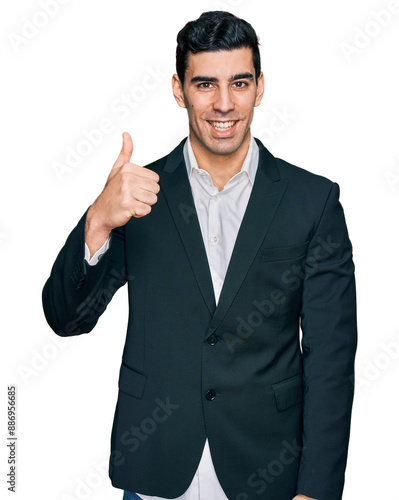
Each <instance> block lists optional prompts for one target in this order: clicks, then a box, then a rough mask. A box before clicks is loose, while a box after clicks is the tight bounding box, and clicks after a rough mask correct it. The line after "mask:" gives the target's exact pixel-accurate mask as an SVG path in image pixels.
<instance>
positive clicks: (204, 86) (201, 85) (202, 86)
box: [198, 82, 212, 89]
mask: <svg viewBox="0 0 399 500" xmlns="http://www.w3.org/2000/svg"><path fill="white" fill-rule="evenodd" d="M211 85H212V83H211V82H202V83H199V84H198V88H200V89H210V88H211Z"/></svg>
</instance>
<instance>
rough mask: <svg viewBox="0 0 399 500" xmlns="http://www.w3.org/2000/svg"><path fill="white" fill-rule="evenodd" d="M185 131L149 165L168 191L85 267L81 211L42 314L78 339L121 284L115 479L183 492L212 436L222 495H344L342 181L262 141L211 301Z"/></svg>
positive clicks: (351, 298)
mask: <svg viewBox="0 0 399 500" xmlns="http://www.w3.org/2000/svg"><path fill="white" fill-rule="evenodd" d="M184 141H185V139H184V140H183V141H182V142H181V143H180V144H179V145H178V146H177V147H176V148H175V149H174V150H173V151H172V152H171V153H170V154H169V155H167V156H165V157H164V158H162V159H160V160H157V161H155V162H154V163H152V164H150V165H147V168H150V169H152V170H154V171H156V172H157V173H158V174H159V176H160V187H161V189H160V192H159V195H158V201H157V203H156V204H155V205H153V207H152V211H151V212H150V214H148V215H147V216H145V217H142V218H131V219H130V221H129V222H128V223H127V224H126V225H125V226H123V227H120V228H116V229H114V230H113V231H112V233H111V235H112V236H111V242H110V248H109V250H108V251H107V252H106V253H105V254H104V255H103V257H102V259H101V260H100V261H99V263H98V264H97V265H96V266H93V267H91V266H89V265H88V264H87V263H86V262H85V260H84V226H85V217H86V213H85V214H84V215H83V217H82V218H81V219H80V221H79V222H78V224H77V226H76V227H75V228H74V229H73V231H72V232H71V234H70V235H69V237H68V239H67V241H66V243H65V245H64V247H63V248H62V249H61V251H60V253H59V255H58V257H57V259H56V261H55V263H54V265H53V268H52V270H51V275H50V277H49V279H48V281H47V282H46V284H45V286H44V289H43V307H44V312H45V315H46V318H47V321H48V323H49V325H50V326H51V328H52V329H53V330H54V331H55V332H56V333H57V334H58V335H61V336H72V335H80V334H82V333H87V332H90V331H91V330H92V329H93V328H94V326H95V324H96V323H97V321H98V318H99V316H100V315H101V314H102V313H103V312H104V310H105V309H106V307H107V304H108V302H109V301H110V300H111V298H112V296H113V294H114V293H115V292H116V290H117V289H118V288H119V287H121V286H122V285H124V284H125V283H126V282H127V283H128V289H129V322H128V329H127V335H126V343H125V346H124V350H123V355H122V364H121V368H120V377H119V393H118V401H117V405H116V410H115V418H114V423H113V428H112V436H111V456H110V465H109V475H110V478H111V481H112V484H113V485H114V486H115V487H117V488H122V489H126V490H130V491H137V492H140V493H143V494H147V495H154V496H160V497H166V498H175V497H178V496H180V495H182V494H183V493H184V491H185V490H186V489H187V488H188V486H189V485H190V483H191V481H192V478H193V476H194V474H195V471H196V468H197V466H198V463H199V461H200V458H201V454H202V450H203V447H204V443H205V439H206V437H208V439H209V446H210V450H211V454H212V460H213V463H214V466H215V470H216V473H217V476H218V478H219V481H220V484H221V485H222V487H223V489H224V491H225V492H226V495H227V497H228V498H229V499H232V500H233V499H234V500H249V499H258V498H259V499H265V500H291V499H292V497H293V496H295V494H296V493H302V494H304V495H306V496H309V497H312V498H316V499H317V500H339V499H341V495H342V490H343V485H344V473H345V467H346V461H347V449H348V441H349V431H350V419H351V408H352V401H353V381H354V358H355V351H356V345H357V331H356V299H355V280H354V265H353V262H352V246H351V243H350V240H349V238H348V233H347V228H346V224H345V219H344V213H343V210H342V207H341V205H340V203H339V201H338V198H339V187H338V185H337V184H335V183H333V182H331V181H330V180H328V179H326V178H324V177H321V176H318V175H314V174H312V173H310V172H308V171H306V170H303V169H301V168H298V167H296V166H294V165H290V164H289V163H287V162H285V161H283V160H281V159H277V158H274V156H273V155H272V154H271V153H270V152H269V151H268V150H267V149H266V148H265V147H264V146H263V144H262V143H261V142H260V141H259V140H258V139H256V141H257V143H258V145H259V147H260V158H259V167H258V170H257V173H256V178H255V183H254V186H253V189H252V193H251V196H250V199H249V203H248V207H247V209H246V212H245V215H244V218H243V221H242V224H241V227H240V229H239V233H238V236H237V240H236V243H235V247H234V251H233V254H232V256H231V261H230V264H229V267H228V271H227V275H226V278H225V281H224V285H223V289H222V292H221V295H220V299H219V302H218V306H217V307H216V305H215V297H214V292H213V286H212V282H211V275H210V271H209V266H208V261H207V256H206V252H205V248H204V244H203V240H202V236H201V230H200V226H199V222H198V218H197V214H196V210H195V206H194V201H193V198H192V195H191V189H190V184H189V181H188V177H187V172H186V167H185V164H184V157H183V145H184ZM299 326H301V329H302V332H303V339H302V344H301V342H300V335H299ZM110 335H111V336H112V332H110Z"/></svg>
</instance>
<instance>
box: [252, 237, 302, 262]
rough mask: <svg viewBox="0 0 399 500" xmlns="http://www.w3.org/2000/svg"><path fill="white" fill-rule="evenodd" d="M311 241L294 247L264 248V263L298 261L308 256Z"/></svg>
mask: <svg viewBox="0 0 399 500" xmlns="http://www.w3.org/2000/svg"><path fill="white" fill-rule="evenodd" d="M308 243H309V241H305V242H304V243H301V244H300V245H295V246H292V247H280V248H264V249H262V251H261V254H260V256H261V259H262V262H273V261H279V260H292V259H298V258H299V257H303V256H305V255H306V249H307V247H308Z"/></svg>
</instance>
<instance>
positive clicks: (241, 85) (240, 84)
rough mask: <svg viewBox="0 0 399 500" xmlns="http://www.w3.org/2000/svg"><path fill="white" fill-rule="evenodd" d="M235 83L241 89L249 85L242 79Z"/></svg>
mask: <svg viewBox="0 0 399 500" xmlns="http://www.w3.org/2000/svg"><path fill="white" fill-rule="evenodd" d="M233 85H234V86H235V87H237V88H239V89H243V88H244V87H247V86H248V84H247V82H242V81H238V82H234V83H233Z"/></svg>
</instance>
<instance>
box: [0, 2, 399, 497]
mask: <svg viewBox="0 0 399 500" xmlns="http://www.w3.org/2000/svg"><path fill="white" fill-rule="evenodd" d="M54 1H55V0H54ZM50 3H51V2H50ZM43 4H44V3H42V4H40V2H39V1H33V0H19V1H18V2H12V3H11V2H4V3H2V5H1V8H0V9H1V10H0V18H1V20H2V21H1V45H0V50H1V61H2V77H1V86H2V91H1V95H0V99H1V103H0V105H1V127H2V129H1V144H2V145H1V149H0V154H1V157H2V158H1V185H0V190H1V192H0V197H1V219H0V261H1V265H2V271H1V273H2V274H1V297H0V298H1V302H0V303H1V308H2V311H1V333H2V335H1V339H2V349H1V360H0V361H1V370H2V388H1V394H2V397H1V400H2V405H1V427H0V429H1V433H2V436H3V439H2V451H1V470H2V476H1V481H2V484H1V495H3V494H4V493H5V492H6V494H7V498H9V497H11V493H8V492H7V489H6V488H7V487H6V477H5V471H6V470H7V469H8V467H6V458H7V451H6V437H7V434H6V432H7V429H6V419H5V417H6V393H7V385H9V384H16V385H17V386H18V437H19V440H18V490H17V491H18V492H17V495H18V496H19V497H20V498H22V499H26V500H28V499H29V500H31V499H40V500H57V499H60V500H71V499H83V498H87V499H90V500H103V499H104V500H105V499H109V500H113V499H115V500H116V499H121V498H122V491H121V490H118V489H114V488H113V487H112V486H111V484H110V481H109V479H108V476H107V467H108V456H109V444H110V434H111V426H112V419H113V413H114V409H115V404H116V397H117V379H118V371H119V365H120V362H121V355H122V349H123V345H124V339H125V328H126V322H127V301H126V299H127V293H126V292H127V290H126V287H124V289H122V290H120V291H119V292H118V293H117V294H116V295H115V297H114V299H113V301H112V302H111V304H110V305H109V307H108V309H107V311H106V313H105V314H104V315H103V316H102V317H101V318H100V320H99V322H98V325H97V326H96V328H95V329H94V331H92V332H91V334H90V335H81V336H77V337H71V338H69V339H63V338H60V337H57V336H56V335H55V334H54V333H53V332H52V331H51V330H50V328H49V326H48V325H47V323H46V320H45V318H44V315H43V312H42V305H41V290H42V287H43V285H44V283H45V281H46V279H47V277H48V275H49V273H50V269H51V266H52V263H53V262H54V260H55V258H56V256H57V253H58V251H59V250H60V249H61V247H62V245H63V244H64V241H65V239H66V237H67V236H68V234H69V232H70V231H71V230H72V228H73V227H74V226H75V224H76V223H77V221H78V220H79V218H80V217H81V216H82V214H83V212H84V211H85V209H86V208H87V207H88V206H89V205H90V204H91V203H92V202H93V201H94V199H95V197H96V196H97V195H98V194H99V193H100V191H101V189H102V188H103V186H104V183H105V181H106V178H107V175H108V172H109V170H110V168H111V166H112V164H113V162H114V161H115V158H116V157H117V155H118V152H119V150H120V147H121V143H122V139H121V134H122V132H123V131H125V130H126V131H129V132H130V134H131V135H132V137H133V141H134V146H135V148H134V153H133V158H132V161H134V162H135V163H139V164H141V165H145V164H146V163H149V162H150V161H153V160H155V159H157V158H159V157H161V156H163V155H165V154H167V153H168V152H169V151H170V150H172V149H173V148H174V147H175V146H176V145H177V144H178V142H180V140H181V139H182V138H183V137H185V136H186V135H187V133H188V127H187V117H186V111H185V110H184V109H181V108H179V107H178V106H177V104H176V103H175V101H174V98H173V96H172V92H171V85H170V80H171V77H172V74H173V73H174V71H175V67H174V64H175V59H174V58H175V43H176V42H175V40H176V34H177V32H178V31H179V30H180V29H181V28H182V27H183V25H184V24H185V23H186V22H187V21H189V20H192V19H195V18H197V17H198V16H199V15H200V14H201V13H202V12H203V11H206V10H215V9H216V10H219V9H221V10H229V11H231V12H233V13H235V14H237V15H238V16H240V17H243V18H244V19H246V20H247V21H249V22H250V23H251V24H252V25H253V27H254V28H255V30H256V31H257V33H258V35H259V38H260V42H261V56H262V69H263V72H264V74H265V80H266V92H265V96H264V99H263V102H262V104H261V106H260V107H259V108H257V109H256V113H255V119H254V122H253V127H252V130H253V133H254V135H255V136H257V137H259V138H260V139H261V140H262V141H263V142H264V144H265V145H266V146H267V147H268V148H269V149H270V151H271V152H272V153H273V154H274V155H275V156H278V157H281V158H284V159H285V160H287V161H289V162H291V163H294V164H296V165H298V166H301V167H303V168H306V169H308V170H310V171H312V172H315V173H318V174H321V175H324V176H326V177H328V178H330V179H332V180H334V181H336V182H338V184H339V185H340V188H341V202H342V204H343V207H344V211H345V214H346V220H347V224H348V228H349V233H350V237H351V241H352V244H353V253H354V260H355V265H356V279H357V289H358V323H359V345H358V352H357V361H356V373H357V377H358V380H357V384H358V385H357V391H356V396H355V403H354V408H353V420H352V432H351V441H350V448H349V459H348V466H347V474H346V486H345V492H344V497H343V498H344V500H359V499H366V500H369V499H370V500H371V499H374V498H381V499H384V500H398V499H399V487H398V477H397V471H398V456H397V455H398V449H399V436H398V420H397V409H398V393H399V391H398V380H399V379H398V377H399V367H398V365H399V321H398V318H397V312H398V294H397V286H398V282H399V273H398V260H397V259H398V242H399V239H398V197H399V182H398V181H399V142H398V117H399V99H398V89H399V72H398V47H399V5H398V2H395V4H393V3H391V2H389V1H387V0H386V1H378V0H373V1H364V0H351V1H348V0H336V1H335V2H326V1H320V0H319V1H316V0H314V1H302V2H298V1H296V0H286V1H277V0H274V1H270V0H269V1H262V2H261V1H255V0H223V1H222V0H220V1H216V0H211V1H202V2H191V3H190V4H189V3H188V2H183V1H174V0H169V1H167V2H165V1H160V0H157V1H154V0H152V1H151V0H150V1H146V2H133V1H128V0H113V1H112V2H110V1H109V2H104V1H98V0H97V1H94V0H86V1H85V2H82V1H81V2H78V1H77V0H75V1H73V0H72V1H69V2H67V1H66V0H64V1H63V5H60V4H59V8H58V11H57V12H55V13H54V14H52V17H51V16H50V18H47V20H46V18H45V17H43V12H44V9H43ZM393 8H395V11H396V13H395V14H391V16H390V19H389V16H387V15H380V16H379V15H378V13H379V12H381V11H382V10H388V9H391V11H392V10H393ZM53 9H54V7H53ZM373 12H374V14H373ZM376 17H378V18H379V21H376ZM33 21H34V22H35V23H36V25H38V24H42V27H40V28H37V29H36V31H35V28H34V25H33V28H32V25H31V24H30V23H32V22H33ZM28 25H30V31H29V29H28V28H27V26H28ZM28 32H29V33H30V35H29V36H30V38H25V41H24V42H23V41H21V40H22V39H21V38H19V39H18V37H22V36H23V33H25V35H26V34H27V33H28ZM361 33H363V34H361ZM16 40H18V41H16ZM345 44H346V45H345ZM351 47H352V48H351ZM154 72H155V73H156V74H157V75H158V77H157V78H158V81H157V80H155V79H154V77H152V78H151V79H150V77H149V76H148V75H151V74H153V73H154ZM148 82H150V83H151V87H152V88H151V89H150V88H147V89H146V88H145V86H147V87H148ZM131 92H132V93H133V94H134V96H135V98H134V99H135V107H134V109H131V110H130V112H129V113H126V116H122V114H121V111H117V110H116V108H115V106H118V105H117V104H116V103H117V102H118V101H119V100H120V99H121V98H122V95H123V94H126V93H131ZM279 113H280V114H281V113H284V114H285V116H286V117H289V118H285V123H284V122H281V121H280V122H278V123H279V124H280V127H279V130H278V131H274V132H273V130H272V129H271V126H272V124H273V123H275V120H273V117H274V116H277V115H278V114H279ZM103 119H108V121H109V123H111V124H112V126H113V130H112V131H111V132H109V133H106V134H104V135H103V138H102V139H101V140H98V144H97V145H95V146H92V148H91V151H90V152H88V151H87V150H86V151H85V155H84V156H81V161H80V163H78V161H76V163H77V164H75V165H74V166H73V167H69V171H67V172H64V174H63V175H59V172H58V175H57V173H56V169H55V168H54V165H55V164H57V162H58V163H59V164H64V165H66V156H67V152H68V151H70V148H72V149H73V150H75V151H76V150H77V148H78V146H79V144H81V143H82V141H83V140H85V133H84V131H85V130H86V131H90V130H92V129H95V128H98V127H99V124H100V122H101V120H103ZM75 159H76V158H75ZM395 176H396V177H395ZM388 351H389V352H388ZM3 370H4V371H3ZM99 471H100V472H99ZM101 471H102V472H101ZM83 485H85V486H83ZM254 497H256V495H254Z"/></svg>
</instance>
